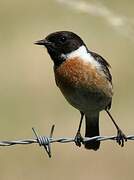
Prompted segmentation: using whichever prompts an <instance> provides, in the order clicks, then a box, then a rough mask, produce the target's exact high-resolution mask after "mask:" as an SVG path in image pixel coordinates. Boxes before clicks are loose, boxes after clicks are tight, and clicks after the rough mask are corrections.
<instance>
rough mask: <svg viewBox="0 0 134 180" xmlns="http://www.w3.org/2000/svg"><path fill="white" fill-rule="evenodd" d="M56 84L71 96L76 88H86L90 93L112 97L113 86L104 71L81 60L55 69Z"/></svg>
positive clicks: (67, 62) (71, 60) (68, 61)
mask: <svg viewBox="0 0 134 180" xmlns="http://www.w3.org/2000/svg"><path fill="white" fill-rule="evenodd" d="M55 79H56V84H57V85H58V87H59V88H60V89H61V91H62V92H63V94H66V95H67V94H68V95H69V94H70V93H72V91H74V89H76V87H84V88H86V89H89V91H92V92H93V91H94V92H99V91H100V92H102V93H103V94H105V95H107V96H108V97H112V94H113V92H112V85H111V84H110V82H109V81H108V80H107V79H106V77H105V75H104V73H103V71H101V70H98V69H96V67H94V66H93V65H92V64H90V63H85V62H84V61H82V60H81V59H79V58H74V59H70V60H66V61H65V62H64V63H62V64H61V65H60V66H59V67H58V68H56V69H55Z"/></svg>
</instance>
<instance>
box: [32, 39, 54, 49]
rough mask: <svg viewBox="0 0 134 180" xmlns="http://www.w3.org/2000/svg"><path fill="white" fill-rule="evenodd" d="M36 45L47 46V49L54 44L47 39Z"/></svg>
mask: <svg viewBox="0 0 134 180" xmlns="http://www.w3.org/2000/svg"><path fill="white" fill-rule="evenodd" d="M34 44H36V45H42V46H46V47H47V46H50V45H52V43H51V42H49V41H47V40H46V39H42V40H38V41H36V42H35V43H34Z"/></svg>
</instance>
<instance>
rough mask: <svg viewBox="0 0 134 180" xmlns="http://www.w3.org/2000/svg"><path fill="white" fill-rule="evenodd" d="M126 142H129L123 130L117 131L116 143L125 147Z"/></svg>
mask: <svg viewBox="0 0 134 180" xmlns="http://www.w3.org/2000/svg"><path fill="white" fill-rule="evenodd" d="M124 141H127V137H126V135H125V134H124V133H123V132H122V131H121V129H118V130H117V137H116V142H117V143H118V144H119V145H120V146H121V147H123V146H124Z"/></svg>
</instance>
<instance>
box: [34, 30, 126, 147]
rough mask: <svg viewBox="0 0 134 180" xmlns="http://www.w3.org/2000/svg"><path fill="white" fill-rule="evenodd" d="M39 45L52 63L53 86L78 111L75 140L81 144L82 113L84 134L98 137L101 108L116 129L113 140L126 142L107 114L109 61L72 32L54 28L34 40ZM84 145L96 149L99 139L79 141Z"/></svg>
mask: <svg viewBox="0 0 134 180" xmlns="http://www.w3.org/2000/svg"><path fill="white" fill-rule="evenodd" d="M35 44H37V45H43V46H45V47H46V48H47V51H48V53H49V55H50V57H51V59H52V60H53V62H54V74H55V81H56V84H57V86H58V87H59V88H60V90H61V92H62V94H63V95H64V97H65V99H66V100H67V101H68V102H69V103H70V104H71V105H72V106H73V107H75V108H76V109H78V110H79V111H80V113H81V119H80V124H79V128H78V131H77V133H76V136H75V143H76V145H78V146H81V142H83V138H82V136H81V134H80V129H81V124H82V120H83V117H84V116H85V121H86V122H85V125H86V132H85V137H94V136H99V114H100V112H101V111H102V110H105V111H106V112H107V114H108V115H109V117H110V118H111V120H112V121H113V123H114V125H115V127H116V129H117V143H118V144H119V145H121V146H123V145H124V140H125V141H126V136H125V135H124V134H123V132H122V131H121V129H120V128H119V126H118V125H117V124H116V122H115V121H114V119H113V117H112V116H111V114H110V112H109V109H110V108H111V103H112V96H113V85H112V75H111V73H110V70H109V68H110V65H109V63H108V62H107V61H106V60H105V59H104V58H103V57H102V56H100V55H99V54H97V53H95V52H92V51H90V50H89V49H88V48H87V46H86V44H85V43H84V42H83V40H82V39H81V38H80V37H79V36H78V35H76V34H75V33H73V32H70V31H58V32H54V33H51V34H49V35H48V36H47V37H46V38H45V39H43V40H39V41H37V42H35ZM83 143H84V145H85V148H87V149H93V150H97V149H98V148H99V146H100V141H96V140H92V141H87V142H83Z"/></svg>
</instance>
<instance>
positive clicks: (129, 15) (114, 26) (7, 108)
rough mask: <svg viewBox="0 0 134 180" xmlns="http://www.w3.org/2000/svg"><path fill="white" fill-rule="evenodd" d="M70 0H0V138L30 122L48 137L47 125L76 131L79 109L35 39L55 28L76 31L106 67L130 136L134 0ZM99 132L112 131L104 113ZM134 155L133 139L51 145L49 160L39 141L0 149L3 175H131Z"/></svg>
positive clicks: (58, 131) (27, 129) (103, 178)
mask: <svg viewBox="0 0 134 180" xmlns="http://www.w3.org/2000/svg"><path fill="white" fill-rule="evenodd" d="M70 2H71V3H72V1H63V0H62V1H60V0H59V1H58V0H57V1H56V0H38V1H32V0H29V1H26V0H23V1H22V0H11V1H9V0H0V140H13V139H14V140H15V139H21V138H22V139H23V138H33V137H34V135H33V133H32V130H31V128H32V127H33V126H34V127H35V128H36V129H37V132H38V133H39V134H41V135H48V134H49V131H50V128H51V125H52V124H55V125H56V127H55V132H54V136H55V137H73V136H74V135H75V133H76V129H77V127H78V123H79V118H80V115H79V112H78V111H77V110H75V109H74V108H73V107H71V106H70V105H69V104H68V103H67V102H66V101H65V99H64V97H63V96H62V95H61V93H60V91H59V90H58V88H57V87H56V85H55V82H54V76H53V63H52V61H51V60H50V58H49V56H48V54H47V52H46V50H45V49H44V48H43V47H38V46H35V45H34V44H33V43H34V41H36V40H39V39H42V38H43V37H45V36H46V35H48V34H49V33H51V32H54V31H57V30H71V31H73V32H76V33H77V34H79V35H80V36H81V37H82V38H83V40H84V41H85V43H86V44H87V46H88V47H89V49H91V50H93V51H95V52H98V53H99V54H101V55H102V56H103V57H105V58H106V59H107V60H108V62H109V63H110V64H111V66H112V74H113V83H114V91H115V94H114V98H113V105H112V110H111V111H112V114H113V116H114V117H115V119H116V121H117V123H118V124H119V125H120V127H121V128H122V130H123V131H124V132H125V133H126V135H129V134H134V127H133V126H134V120H133V117H134V110H133V107H134V101H133V99H134V68H133V66H134V58H133V57H134V11H133V7H134V2H133V1H131V0H129V1H121V0H118V1H113V0H109V1H105V0H103V1H99V0H98V1H90V0H89V1H84V2H85V3H82V1H73V3H74V4H71V3H70ZM83 127H84V126H83ZM100 129H101V135H116V130H115V128H114V126H113V124H112V122H111V120H110V119H109V117H108V116H107V115H106V113H105V112H102V113H101V117H100ZM83 130H84V128H83ZM83 133H84V132H83ZM133 152H134V145H133V142H132V141H129V142H127V143H126V144H125V147H124V148H120V147H119V146H118V145H117V144H116V143H115V142H113V141H105V142H102V143H101V148H100V150H99V151H97V152H93V151H87V150H85V149H84V148H83V147H82V148H78V147H76V146H75V145H74V144H72V143H70V144H58V143H57V144H56V143H55V144H52V159H49V158H48V157H47V155H46V154H45V152H44V150H43V148H40V147H38V146H37V145H24V146H23V145H18V146H12V147H0V180H24V179H25V180H30V179H32V180H36V179H39V180H44V179H50V180H54V179H59V180H63V179H64V180H68V179H73V180H76V179H77V180H81V179H92V180H98V179H99V180H113V179H114V180H126V179H127V180H132V179H133V178H134V173H133V167H134V155H133Z"/></svg>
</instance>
